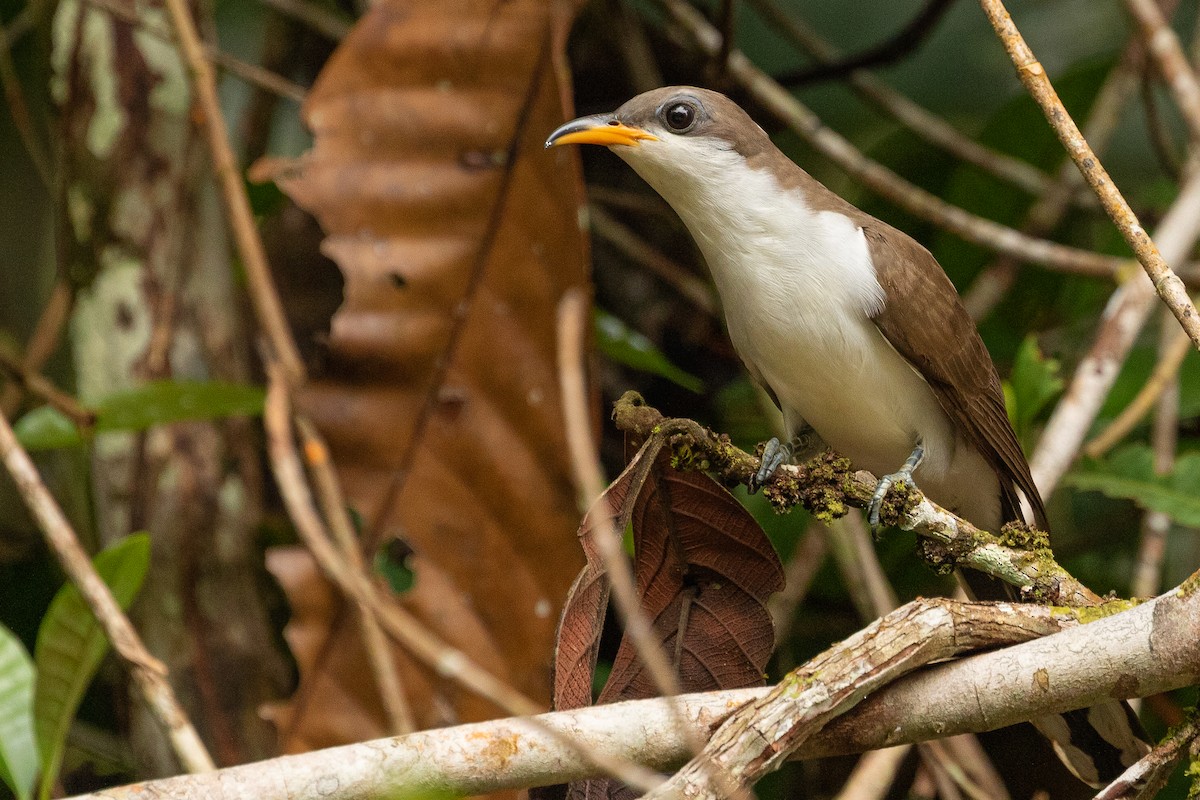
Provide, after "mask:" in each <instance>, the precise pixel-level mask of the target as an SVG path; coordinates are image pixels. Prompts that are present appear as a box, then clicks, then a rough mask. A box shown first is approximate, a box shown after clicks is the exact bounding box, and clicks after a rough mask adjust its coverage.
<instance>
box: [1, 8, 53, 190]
mask: <svg viewBox="0 0 1200 800" xmlns="http://www.w3.org/2000/svg"><path fill="white" fill-rule="evenodd" d="M13 40H15V36H13V35H12V34H9V33H8V32H7V30H6V29H5V27H4V26H3V25H0V42H3V43H4V46H3V47H0V85H3V88H4V99H5V100H7V101H8V113H9V114H10V115H11V116H12V121H13V127H15V128H16V129H17V135H18V136H20V137H21V143H22V144H23V145H24V146H25V152H26V153H27V154H28V155H29V160H30V162H32V164H33V166H34V169H35V170H36V171H37V174H38V177H39V178H41V179H42V184H43V185H44V186H45V187H46V188H47V189H49V190H53V188H54V167H53V165H52V164H51V159H50V153H49V152H48V151H47V149H46V148H45V146H44V144H43V142H42V139H41V138H40V137H39V136H38V134H37V132H36V131H34V129H33V117H32V115H31V114H30V113H29V104H28V103H26V102H25V90H24V89H23V88H21V78H20V76H18V75H17V67H16V65H15V64H14V63H13V59H12V50H11V49H10V48H9V47H8V42H9V41H13Z"/></svg>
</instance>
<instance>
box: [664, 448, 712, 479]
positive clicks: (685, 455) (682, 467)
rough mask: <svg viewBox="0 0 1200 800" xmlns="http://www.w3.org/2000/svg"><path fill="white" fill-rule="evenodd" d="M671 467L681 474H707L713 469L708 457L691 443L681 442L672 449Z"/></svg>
mask: <svg viewBox="0 0 1200 800" xmlns="http://www.w3.org/2000/svg"><path fill="white" fill-rule="evenodd" d="M671 466H672V468H674V469H677V470H679V471H680V472H707V471H708V470H709V469H711V467H712V465H711V464H710V463H709V460H708V457H707V455H706V454H705V453H704V452H703V451H700V450H698V449H697V448H695V447H693V446H692V443H691V442H680V443H678V444H676V445H674V446H673V447H672V448H671Z"/></svg>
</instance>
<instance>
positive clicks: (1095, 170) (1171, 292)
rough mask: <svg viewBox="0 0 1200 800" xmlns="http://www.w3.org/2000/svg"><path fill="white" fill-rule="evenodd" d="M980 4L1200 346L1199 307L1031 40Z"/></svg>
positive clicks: (994, 7)
mask: <svg viewBox="0 0 1200 800" xmlns="http://www.w3.org/2000/svg"><path fill="white" fill-rule="evenodd" d="M980 5H981V6H982V7H983V10H984V12H985V13H986V14H987V16H988V19H989V20H990V21H991V23H992V27H993V28H995V29H996V35H997V36H999V37H1000V41H1001V42H1002V43H1003V44H1004V48H1005V50H1007V51H1008V55H1009V57H1010V58H1012V61H1013V63H1014V64H1015V65H1016V67H1017V75H1018V77H1020V79H1021V82H1022V83H1023V84H1025V88H1026V89H1028V90H1029V94H1030V95H1031V96H1032V97H1033V99H1034V100H1036V101H1037V103H1038V105H1040V106H1041V107H1042V111H1043V112H1044V113H1045V115H1046V120H1047V121H1048V122H1049V123H1050V126H1051V127H1052V128H1054V132H1055V133H1056V134H1058V138H1059V140H1060V141H1061V142H1062V143H1063V147H1065V148H1066V150H1067V152H1068V153H1069V154H1070V156H1071V158H1072V159H1073V160H1074V161H1075V164H1076V165H1077V166H1078V167H1079V170H1080V172H1082V173H1083V176H1084V178H1086V179H1087V182H1088V184H1089V185H1090V186H1091V187H1092V189H1093V190H1094V191H1095V192H1096V196H1097V197H1099V198H1100V202H1101V204H1103V206H1104V210H1105V211H1106V212H1108V215H1109V217H1111V218H1112V221H1113V223H1115V224H1116V226H1117V229H1118V230H1120V231H1121V235H1122V236H1123V237H1124V238H1125V241H1126V243H1128V245H1129V246H1130V248H1132V249H1133V252H1134V254H1135V255H1136V256H1137V259H1138V261H1139V262H1141V264H1142V267H1143V268H1144V269H1145V270H1146V274H1147V275H1149V276H1150V279H1151V281H1153V283H1154V290H1155V291H1156V292H1157V293H1158V296H1159V297H1160V298H1161V299H1162V301H1163V302H1164V303H1166V305H1167V307H1168V308H1170V309H1171V313H1173V314H1174V315H1175V318H1176V319H1177V320H1179V324H1180V325H1182V326H1183V329H1184V330H1185V331H1187V333H1188V336H1189V337H1190V338H1191V340H1192V342H1193V343H1195V344H1196V346H1197V347H1200V313H1197V311H1196V307H1195V306H1194V305H1193V304H1192V301H1191V298H1189V297H1188V295H1187V291H1186V290H1185V288H1184V285H1183V281H1181V280H1180V279H1179V276H1178V275H1176V274H1175V272H1174V271H1173V270H1172V269H1171V267H1170V265H1169V264H1168V262H1167V259H1165V258H1164V257H1163V255H1162V254H1161V253H1160V252H1159V250H1158V247H1157V246H1156V245H1155V243H1154V241H1153V240H1152V239H1151V238H1150V237H1149V236H1148V235H1147V234H1146V231H1145V229H1143V228H1142V226H1141V223H1140V222H1138V218H1137V215H1136V214H1134V213H1133V209H1132V208H1130V207H1129V204H1128V203H1127V202H1125V198H1124V197H1123V196H1122V195H1121V192H1120V191H1119V190H1118V189H1117V187H1116V185H1115V184H1114V183H1113V181H1112V178H1111V177H1110V176H1109V174H1108V172H1107V171H1106V170H1105V169H1104V166H1103V165H1102V164H1101V163H1100V159H1099V158H1098V157H1097V156H1096V154H1095V152H1094V151H1093V150H1092V148H1091V147H1090V146H1089V145H1088V143H1087V140H1086V139H1084V138H1083V134H1082V133H1080V131H1079V128H1078V127H1077V126H1076V125H1075V121H1074V120H1072V119H1071V115H1070V114H1068V113H1067V110H1066V109H1065V108H1064V107H1063V104H1062V101H1061V100H1059V98H1058V93H1057V92H1055V91H1054V87H1053V86H1052V85H1051V83H1050V79H1049V78H1048V77H1047V76H1046V70H1045V69H1043V67H1042V65H1041V62H1039V61H1038V60H1037V59H1036V58H1035V57H1034V55H1033V51H1032V50H1030V49H1029V45H1027V44H1026V43H1025V39H1024V37H1022V36H1021V32H1020V31H1019V30H1018V29H1017V26H1016V25H1015V24H1014V23H1013V21H1012V17H1010V16H1009V14H1008V11H1007V10H1005V8H1004V3H1003V2H1001V0H980ZM1147 5H1149V6H1151V7H1152V8H1153V9H1154V11H1155V12H1157V11H1158V7H1157V6H1155V5H1154V3H1153V0H1149V2H1147ZM1176 44H1178V42H1176ZM1198 130H1200V128H1198ZM1172 260H1173V261H1176V263H1178V261H1181V260H1182V259H1181V258H1179V259H1172Z"/></svg>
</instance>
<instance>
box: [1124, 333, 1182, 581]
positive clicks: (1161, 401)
mask: <svg viewBox="0 0 1200 800" xmlns="http://www.w3.org/2000/svg"><path fill="white" fill-rule="evenodd" d="M1178 333H1179V329H1178V328H1177V327H1176V326H1175V325H1173V324H1172V323H1171V319H1170V317H1168V316H1167V315H1166V314H1165V313H1164V314H1163V315H1162V330H1161V331H1160V332H1159V337H1158V346H1159V354H1160V357H1162V356H1167V355H1169V353H1168V351H1169V350H1170V347H1171V343H1172V341H1173V339H1174V338H1175V337H1176V336H1177V334H1178ZM1150 446H1151V447H1152V448H1153V449H1154V474H1155V475H1156V476H1160V477H1161V476H1165V475H1170V474H1171V472H1172V471H1173V470H1174V469H1175V451H1176V449H1177V448H1178V446H1179V377H1178V374H1176V375H1175V376H1174V377H1172V378H1171V379H1170V380H1169V381H1168V382H1167V385H1166V386H1165V387H1164V388H1163V391H1162V392H1161V393H1160V394H1159V398H1158V407H1157V408H1156V409H1155V413H1154V425H1153V427H1152V429H1151V432H1150ZM1170 530H1171V517H1170V516H1169V515H1168V514H1167V513H1166V512H1163V511H1154V510H1151V511H1147V512H1146V514H1145V516H1143V517H1142V531H1141V533H1142V539H1141V542H1140V543H1139V545H1138V554H1137V559H1136V560H1135V561H1134V571H1133V580H1132V581H1130V591H1131V592H1132V595H1133V596H1134V597H1152V596H1154V595H1156V594H1158V590H1159V587H1160V586H1161V585H1162V565H1163V558H1164V557H1165V556H1166V552H1167V534H1168V533H1169V532H1170Z"/></svg>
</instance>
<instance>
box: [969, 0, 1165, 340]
mask: <svg viewBox="0 0 1200 800" xmlns="http://www.w3.org/2000/svg"><path fill="white" fill-rule="evenodd" d="M1167 2H1170V3H1175V2H1177V0H1167ZM1144 57H1145V56H1144V53H1143V52H1142V48H1141V45H1140V44H1139V42H1138V40H1136V39H1132V40H1130V41H1129V42H1128V43H1127V44H1126V45H1125V51H1124V52H1123V53H1122V54H1121V57H1120V59H1118V61H1117V63H1116V65H1115V66H1114V67H1113V68H1112V69H1111V70H1110V71H1109V73H1108V75H1107V76H1106V77H1105V79H1104V83H1103V84H1101V86H1100V90H1099V91H1098V92H1096V98H1095V100H1094V101H1093V102H1092V107H1091V108H1090V109H1089V110H1088V115H1087V121H1086V122H1085V123H1084V126H1083V135H1084V138H1086V139H1087V140H1088V142H1090V143H1091V145H1092V149H1093V150H1095V151H1096V152H1103V151H1104V150H1106V149H1107V148H1108V144H1109V141H1110V140H1111V139H1112V136H1113V133H1114V132H1115V131H1116V129H1117V124H1118V123H1119V122H1120V121H1121V115H1122V112H1123V111H1124V109H1125V106H1126V105H1127V104H1128V102H1129V100H1130V99H1131V98H1132V97H1133V95H1134V92H1135V91H1136V89H1137V85H1138V74H1139V72H1140V71H1141V64H1142V62H1143V60H1144ZM1083 185H1084V181H1083V175H1082V174H1080V172H1079V170H1078V168H1076V166H1075V164H1074V162H1072V161H1071V159H1070V157H1069V156H1064V160H1063V163H1062V165H1061V166H1060V167H1059V169H1058V173H1057V174H1056V175H1055V178H1054V182H1053V184H1052V185H1051V187H1050V189H1049V190H1048V191H1047V192H1046V193H1044V194H1042V195H1041V196H1039V197H1038V199H1037V201H1036V202H1035V203H1034V204H1033V205H1032V206H1031V207H1030V208H1029V211H1028V212H1026V214H1025V219H1024V220H1023V221H1022V223H1021V231H1022V232H1023V233H1027V234H1029V235H1030V236H1048V235H1050V233H1051V232H1052V231H1053V230H1054V229H1055V228H1056V227H1058V225H1059V223H1061V222H1062V220H1063V218H1064V217H1066V215H1067V212H1068V211H1069V210H1070V205H1071V201H1072V198H1074V197H1076V195H1077V194H1078V193H1079V190H1080V189H1081V188H1082V187H1083ZM1089 194H1090V193H1089ZM1092 197H1093V199H1095V198H1094V195H1093V196H1092ZM1130 266H1132V264H1131V265H1130ZM1019 267H1020V263H1019V262H1018V261H1017V260H1016V259H1014V258H1012V257H1011V256H1008V255H1000V256H998V257H997V258H996V259H995V260H994V261H992V263H990V264H988V265H987V266H986V267H985V268H984V269H983V271H982V272H980V273H979V275H978V276H977V277H976V278H975V280H974V281H973V282H972V283H971V286H970V287H969V288H968V289H967V291H966V292H965V293H964V294H963V304H964V305H965V306H966V307H967V311H968V312H969V313H970V314H971V317H972V318H973V319H974V320H975V321H976V322H978V321H979V320H981V319H983V318H984V317H986V316H987V315H988V313H990V312H991V310H992V309H993V308H994V307H995V306H996V304H997V303H999V302H1000V300H1001V299H1003V297H1004V295H1005V294H1007V293H1008V290H1009V288H1011V286H1012V284H1013V281H1015V280H1016V277H1017V272H1018V270H1019Z"/></svg>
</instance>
